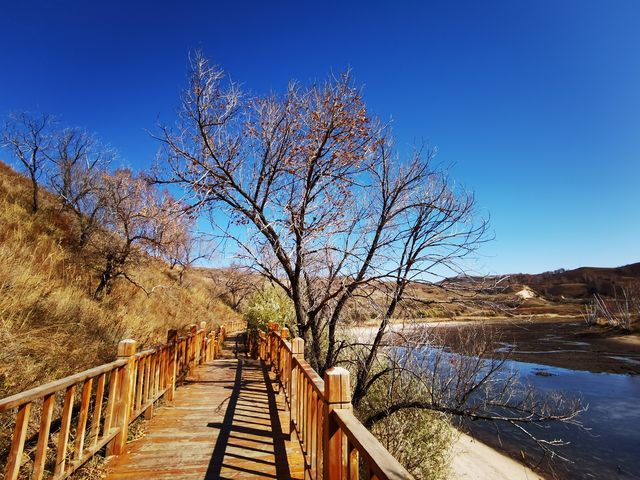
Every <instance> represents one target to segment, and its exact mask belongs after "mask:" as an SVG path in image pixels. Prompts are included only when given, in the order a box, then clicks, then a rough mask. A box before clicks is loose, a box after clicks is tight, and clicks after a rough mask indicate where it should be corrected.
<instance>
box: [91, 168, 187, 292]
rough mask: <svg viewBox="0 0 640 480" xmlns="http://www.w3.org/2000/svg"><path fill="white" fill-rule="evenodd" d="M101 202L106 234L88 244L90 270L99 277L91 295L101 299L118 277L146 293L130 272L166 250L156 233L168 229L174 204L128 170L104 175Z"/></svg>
mask: <svg viewBox="0 0 640 480" xmlns="http://www.w3.org/2000/svg"><path fill="white" fill-rule="evenodd" d="M102 181H103V187H102V189H101V200H100V201H101V202H102V205H103V208H104V213H103V215H102V225H103V227H104V228H105V230H106V232H105V233H104V234H101V235H93V236H92V237H91V241H90V243H89V246H90V249H91V251H92V254H93V255H92V259H93V265H92V267H93V268H94V269H95V270H96V271H97V272H98V273H99V274H100V282H99V284H98V286H97V288H96V290H95V293H94V296H95V297H96V298H100V297H101V296H102V295H103V294H104V293H105V292H108V291H109V288H110V286H111V283H112V282H113V280H115V279H116V278H118V277H123V278H125V279H126V280H127V281H129V282H131V283H132V284H134V285H136V286H137V287H139V288H141V289H143V290H145V292H147V293H149V291H148V290H147V289H145V288H144V287H143V286H142V285H141V284H140V282H138V281H136V280H135V279H134V278H133V277H132V275H131V272H132V270H133V267H136V266H140V265H141V264H143V263H144V262H145V261H146V260H147V259H148V258H149V256H150V254H152V253H153V252H156V251H158V250H161V249H163V248H164V247H165V243H163V239H162V237H161V235H160V234H159V232H161V231H163V229H166V228H169V225H170V224H171V222H172V221H173V219H174V218H175V215H173V214H172V212H175V202H174V200H173V199H172V198H171V197H170V196H169V195H167V194H163V193H161V192H159V191H158V190H157V189H156V188H154V187H153V186H152V185H150V184H149V183H148V182H147V181H146V180H145V179H144V178H142V177H137V176H134V175H133V174H132V173H131V171H129V170H117V171H116V172H115V173H114V174H113V175H104V176H103V180H102Z"/></svg>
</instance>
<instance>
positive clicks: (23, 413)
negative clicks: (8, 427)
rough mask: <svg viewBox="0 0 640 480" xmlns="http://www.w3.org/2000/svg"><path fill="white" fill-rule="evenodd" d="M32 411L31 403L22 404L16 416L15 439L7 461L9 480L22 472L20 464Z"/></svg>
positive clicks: (14, 479) (6, 475)
mask: <svg viewBox="0 0 640 480" xmlns="http://www.w3.org/2000/svg"><path fill="white" fill-rule="evenodd" d="M30 412H31V403H26V404H24V405H21V406H20V409H19V410H18V416H17V418H16V426H15V428H14V431H13V432H14V433H13V440H12V441H11V451H10V453H9V462H8V463H7V468H6V474H5V478H6V479H7V480H16V478H18V474H19V473H20V464H21V462H22V451H23V450H24V440H25V437H26V436H27V426H28V425H29V413H30Z"/></svg>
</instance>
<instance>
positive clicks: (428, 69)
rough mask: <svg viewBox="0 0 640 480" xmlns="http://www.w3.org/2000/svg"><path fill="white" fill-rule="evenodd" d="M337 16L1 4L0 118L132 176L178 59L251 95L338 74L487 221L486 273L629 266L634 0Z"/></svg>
mask: <svg viewBox="0 0 640 480" xmlns="http://www.w3.org/2000/svg"><path fill="white" fill-rule="evenodd" d="M344 3H347V2H329V1H322V2H319V1H318V2H303V1H297V2H289V3H287V2H277V1H271V2H264V1H261V2H240V1H236V2H210V1H198V2H195V1H181V2H177V1H172V2H168V1H154V2H142V1H140V2H134V1H130V2H119V1H108V2H107V1H104V2H92V1H83V2H79V1H78V2H59V1H47V2H44V1H43V2H30V1H27V0H24V1H20V2H17V1H16V2H9V1H5V2H3V4H2V8H1V9H0V115H5V114H6V113H7V112H9V111H12V110H25V109H27V110H38V111H45V112H49V113H53V114H57V115H59V116H61V117H62V119H63V120H64V121H65V122H67V123H69V124H74V125H80V126H85V127H87V128H88V129H90V130H92V131H95V132H96V133H98V134H99V135H100V136H101V137H102V138H104V139H105V140H106V141H108V142H110V143H111V144H112V145H113V146H115V147H116V148H117V149H118V150H119V151H120V152H121V156H122V157H123V159H124V160H125V161H126V162H127V163H128V164H130V165H131V166H133V167H134V168H135V167H140V168H142V167H145V166H147V165H148V164H149V163H150V162H151V160H152V159H153V157H154V155H155V152H156V149H157V144H156V142H155V141H154V140H152V139H151V138H150V137H149V135H148V133H147V132H146V131H147V130H152V129H153V127H154V124H155V123H156V122H157V121H158V120H161V121H164V122H171V121H173V119H174V112H175V109H176V108H177V106H178V95H179V92H180V90H181V88H182V87H183V86H184V85H185V80H186V65H187V54H188V52H189V51H190V50H193V49H196V48H201V49H203V50H204V51H205V53H206V54H207V55H208V56H209V57H211V58H212V59H213V60H214V61H215V62H216V63H218V64H219V65H221V66H222V67H223V68H224V69H225V70H227V71H228V72H229V73H230V74H231V75H232V77H233V78H234V79H236V80H238V81H240V82H242V83H243V84H244V88H245V89H247V90H250V91H253V92H266V91H268V90H282V89H283V88H284V87H285V86H286V83H287V81H288V80H289V79H290V78H296V79H298V80H301V81H310V80H314V79H322V78H323V77H325V76H326V74H327V73H328V72H329V71H331V70H334V71H335V70H342V69H344V68H345V67H347V66H351V67H352V68H353V71H354V74H355V76H356V79H357V80H358V82H359V83H362V84H364V85H365V96H366V100H367V103H368V105H369V107H370V109H371V110H372V111H374V112H375V113H377V114H378V115H379V116H381V117H382V118H385V119H387V118H390V117H392V118H393V120H394V130H395V133H396V136H397V138H398V143H399V144H400V146H401V147H407V146H408V145H410V144H412V143H416V142H417V143H422V142H425V143H427V144H429V145H434V146H437V147H438V149H439V151H440V156H439V159H440V160H441V161H442V162H445V163H449V164H453V165H454V166H453V176H454V177H455V178H456V179H457V180H458V181H459V182H461V183H463V184H464V185H466V186H467V187H469V188H471V189H473V190H474V191H475V192H476V196H477V201H478V204H479V206H480V207H481V208H482V210H483V211H484V212H489V213H490V214H491V218H492V227H493V230H494V232H495V236H496V240H495V241H494V242H492V243H491V244H490V245H487V246H486V248H484V249H483V251H482V253H483V258H481V259H480V263H479V268H480V269H481V270H483V271H486V272H490V273H507V272H540V271H544V270H550V269H555V268H559V267H565V268H573V267H578V266H581V265H595V266H617V265H622V264H626V263H631V262H637V261H640V248H639V245H640V242H639V238H640V201H639V198H640V197H639V190H640V2H639V1H635V0H634V1H624V0H616V1H598V2H596V1H586V0H581V1H559V0H553V1H530V2H520V1H513V0H511V1H503V2H478V1H468V2H455V1H447V2H439V3H435V2H418V1H416V2H399V1H394V2H390V1H389V2H373V1H369V2H364V1H363V2H360V3H356V2H350V5H348V6H345V5H344Z"/></svg>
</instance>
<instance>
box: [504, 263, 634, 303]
mask: <svg viewBox="0 0 640 480" xmlns="http://www.w3.org/2000/svg"><path fill="white" fill-rule="evenodd" d="M503 283H506V284H507V285H527V286H528V287H530V288H531V289H532V290H534V291H535V292H536V293H538V294H540V295H543V296H545V297H547V298H558V297H564V298H574V299H576V298H587V297H591V296H593V295H594V294H596V293H597V294H600V295H604V296H608V297H613V296H616V295H618V296H620V295H621V294H622V291H623V289H624V290H628V291H629V290H632V291H634V290H639V289H640V262H638V263H632V264H630V265H624V266H622V267H612V268H602V267H580V268H576V269H574V270H564V269H560V270H556V271H553V272H544V273H538V274H522V273H521V274H515V275H509V276H508V277H506V278H505V279H504V280H503Z"/></svg>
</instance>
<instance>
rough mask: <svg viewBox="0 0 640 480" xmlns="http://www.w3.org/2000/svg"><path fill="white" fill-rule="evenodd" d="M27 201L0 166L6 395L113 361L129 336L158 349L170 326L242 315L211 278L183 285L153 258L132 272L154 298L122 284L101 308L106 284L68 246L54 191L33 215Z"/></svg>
mask: <svg viewBox="0 0 640 480" xmlns="http://www.w3.org/2000/svg"><path fill="white" fill-rule="evenodd" d="M28 198H29V184H28V183H27V182H26V179H25V178H24V177H22V176H21V175H19V174H17V173H15V172H14V171H13V170H11V169H10V168H9V167H7V166H6V165H4V164H2V163H1V162H0V343H1V344H2V349H1V350H0V397H5V396H7V395H11V394H13V393H16V392H19V391H23V390H25V389H28V388H31V387H34V386H37V385H39V384H42V383H45V382H48V381H51V380H54V379H56V378H61V377H64V376H66V375H69V374H72V373H75V372H78V371H81V370H83V369H86V368H90V367H92V366H95V365H98V364H102V363H105V362H108V361H111V360H112V359H113V358H114V356H115V351H116V345H117V343H118V341H119V340H121V339H123V338H134V339H136V340H138V342H139V343H140V346H141V347H144V346H150V345H153V344H154V343H160V342H163V341H164V340H165V339H166V332H167V330H168V329H169V328H182V327H184V326H185V325H188V324H190V323H194V322H199V321H202V320H207V321H213V322H214V323H223V322H224V321H226V320H227V319H230V318H232V317H235V316H237V314H236V313H235V312H233V311H232V310H231V309H229V308H228V307H226V306H225V305H223V304H222V303H220V302H219V301H217V300H214V296H213V295H212V290H213V289H214V285H212V283H211V280H210V279H208V278H206V276H205V275H204V274H202V273H198V272H194V273H193V274H191V275H189V274H187V276H186V278H185V281H184V283H183V285H179V284H178V283H177V282H176V274H175V272H172V271H171V270H170V269H169V268H168V267H167V266H166V264H164V263H163V262H160V261H153V260H152V261H150V262H148V264H147V265H145V266H144V267H141V268H139V269H138V270H137V271H135V272H133V275H134V276H135V278H136V279H137V281H139V282H140V283H141V284H143V285H145V286H150V287H156V288H155V289H154V290H153V293H151V294H150V295H147V294H145V293H144V292H143V291H142V290H140V289H139V288H137V287H135V286H134V285H132V284H130V283H128V282H126V281H124V280H123V281H118V282H116V284H115V285H114V288H113V290H112V292H111V293H110V294H109V295H108V296H106V297H105V298H104V299H103V300H102V301H95V300H94V299H93V298H92V293H93V291H94V290H95V287H96V285H97V283H98V279H97V277H96V275H95V273H94V272H92V271H90V270H88V269H87V268H86V267H85V265H84V262H83V258H82V256H83V254H82V253H81V252H80V253H78V252H75V251H74V250H73V248H72V247H71V246H70V245H71V244H72V241H71V240H72V236H73V224H72V221H71V220H72V219H71V218H70V217H67V216H66V215H65V214H63V213H61V211H60V208H59V205H58V204H57V201H56V199H55V198H54V197H53V196H52V195H48V194H47V193H46V192H43V195H42V198H41V203H42V208H41V211H39V212H38V213H37V214H35V215H34V214H32V213H31V212H30V210H29V203H28Z"/></svg>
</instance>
